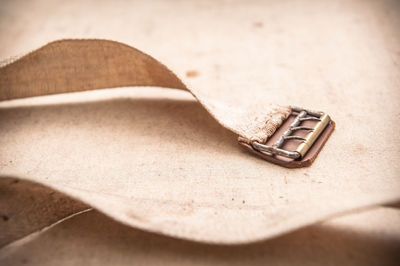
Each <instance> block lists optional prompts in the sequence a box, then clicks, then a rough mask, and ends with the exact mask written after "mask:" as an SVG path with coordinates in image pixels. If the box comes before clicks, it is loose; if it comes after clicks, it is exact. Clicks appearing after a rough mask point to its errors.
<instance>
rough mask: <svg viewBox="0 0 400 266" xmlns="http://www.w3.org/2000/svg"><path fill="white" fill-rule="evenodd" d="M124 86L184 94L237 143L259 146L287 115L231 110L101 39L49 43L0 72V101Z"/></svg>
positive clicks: (274, 109) (275, 109)
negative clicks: (237, 138)
mask: <svg viewBox="0 0 400 266" xmlns="http://www.w3.org/2000/svg"><path fill="white" fill-rule="evenodd" d="M124 86H157V87H166V88H175V89H181V90H186V91H189V92H190V93H191V94H193V96H194V97H195V98H196V99H197V100H198V101H199V102H200V103H201V104H202V105H203V106H204V107H205V108H206V109H207V111H208V112H209V113H210V114H211V115H212V116H213V117H214V118H215V119H216V120H217V121H218V122H219V123H221V124H222V125H223V126H225V127H226V128H228V129H230V130H232V131H233V132H235V133H237V134H238V135H239V136H241V137H242V138H244V139H246V140H248V141H249V142H250V141H252V140H257V141H259V142H265V141H266V139H267V138H268V137H270V136H271V135H272V134H273V133H274V132H275V130H276V129H277V128H278V127H279V126H280V125H281V123H282V121H283V120H284V119H285V118H287V116H288V115H289V114H290V108H289V107H281V106H278V105H268V104H267V105H266V106H265V108H263V113H261V114H257V112H256V110H260V108H259V106H255V107H251V106H249V108H245V109H244V111H243V109H240V110H238V109H236V108H234V107H231V106H227V105H226V104H223V103H219V102H218V101H215V100H213V98H212V96H211V95H207V94H202V93H201V92H200V91H196V90H194V89H188V88H187V87H186V86H185V84H183V82H182V81H181V80H180V79H179V78H178V77H177V76H176V75H175V74H174V73H172V72H171V71H170V70H169V69H168V68H167V67H165V66H164V65H162V64H161V63H160V62H158V61H157V60H155V59H154V58H152V57H150V56H149V55H147V54H144V53H143V52H141V51H139V50H137V49H135V48H132V47H129V46H127V45H124V44H122V43H118V42H114V41H107V40H61V41H55V42H52V43H49V44H47V45H45V46H43V47H42V48H40V49H38V50H35V51H34V52H31V53H29V54H28V55H26V56H23V57H22V58H20V59H18V60H15V61H14V62H11V63H9V64H6V65H5V66H3V67H2V68H0V101H1V100H11V99H17V98H25V97H32V96H42V95H48V94H57V93H67V92H77V91H86V90H95V89H102V88H112V87H124Z"/></svg>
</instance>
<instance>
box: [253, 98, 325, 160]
mask: <svg viewBox="0 0 400 266" xmlns="http://www.w3.org/2000/svg"><path fill="white" fill-rule="evenodd" d="M291 108H292V114H294V115H297V116H296V118H295V119H294V120H293V122H292V123H291V124H290V126H289V128H288V129H286V130H285V131H284V132H283V134H282V135H281V136H280V137H279V138H278V139H277V140H276V141H275V143H273V144H272V145H266V144H261V143H258V142H253V143H251V145H252V146H253V148H254V149H255V150H257V151H259V152H261V153H263V154H265V155H270V156H276V155H278V156H283V157H287V158H290V159H293V160H301V159H302V158H303V157H304V156H305V155H306V154H307V152H308V151H309V150H310V148H311V147H312V145H313V144H314V142H315V141H316V140H317V139H318V137H319V136H320V135H321V133H322V132H323V131H324V129H325V128H326V127H327V126H328V124H329V123H330V122H331V119H330V117H329V115H327V114H325V113H323V112H318V111H311V110H306V109H303V108H299V107H294V106H292V107H291ZM305 121H316V122H317V123H316V124H315V125H314V126H313V127H310V126H303V125H302V123H303V122H305ZM300 130H304V131H308V133H307V135H305V136H298V135H292V134H295V133H296V132H298V131H300ZM303 135H304V134H303ZM288 140H296V141H300V144H299V145H298V146H297V148H296V150H294V151H289V150H286V149H283V148H282V146H283V144H284V143H285V141H288Z"/></svg>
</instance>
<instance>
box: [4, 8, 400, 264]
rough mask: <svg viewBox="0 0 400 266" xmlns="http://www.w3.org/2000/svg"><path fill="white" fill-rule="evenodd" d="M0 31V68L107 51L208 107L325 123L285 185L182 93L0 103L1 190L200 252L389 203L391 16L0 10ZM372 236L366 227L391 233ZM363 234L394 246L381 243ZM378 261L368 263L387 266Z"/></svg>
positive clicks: (395, 14)
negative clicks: (64, 45)
mask: <svg viewBox="0 0 400 266" xmlns="http://www.w3.org/2000/svg"><path fill="white" fill-rule="evenodd" d="M22 6H23V8H22ZM0 17H1V23H0V32H1V35H2V36H7V38H2V40H1V45H0V56H1V57H3V58H7V57H9V56H11V55H19V54H24V53H25V52H28V51H30V50H33V49H35V48H37V47H39V46H41V45H43V44H44V43H46V42H49V41H52V40H55V39H60V38H107V39H113V40H118V41H121V42H124V43H127V44H129V45H132V46H134V47H137V48H139V49H141V50H143V51H145V52H147V53H149V54H151V55H152V56H154V57H155V58H157V59H159V60H160V61H161V62H163V63H165V64H166V65H167V66H169V67H170V68H171V69H172V70H173V71H174V72H175V73H177V74H178V75H179V76H180V77H181V78H182V79H183V80H184V82H185V83H186V84H189V85H190V86H191V87H195V88H198V90H199V91H203V93H204V94H207V93H212V94H213V96H214V97H215V98H216V99H217V100H218V101H222V102H226V103H227V104H231V105H236V106H238V108H240V106H248V105H249V104H252V103H254V104H255V105H256V106H260V107H259V108H262V103H263V102H264V101H267V102H268V103H277V104H282V105H288V104H294V105H301V106H306V107H310V108H312V109H320V110H323V111H326V112H327V113H328V114H330V115H331V116H332V118H333V119H334V120H335V121H336V122H337V129H336V131H335V132H334V133H333V135H332V137H331V139H330V140H329V141H328V143H327V145H326V146H325V148H324V149H323V151H322V152H321V154H320V155H319V157H318V158H317V160H316V161H315V163H314V165H313V166H312V167H311V168H307V169H297V170H293V169H292V170H288V169H283V168H281V167H278V166H274V165H271V164H269V163H267V162H265V161H262V160H260V159H258V158H256V157H254V156H252V155H250V154H249V153H247V152H245V151H243V150H241V149H240V148H239V147H238V146H237V143H236V136H234V135H233V134H232V133H230V132H228V131H227V130H225V129H223V128H222V127H221V126H220V125H219V124H217V123H216V122H215V121H214V120H213V119H212V118H211V117H210V116H209V115H208V114H207V113H206V112H205V111H204V110H203V109H202V108H201V107H200V106H199V105H198V104H197V103H196V102H195V101H194V100H193V99H192V98H191V97H190V95H186V94H183V93H180V92H169V91H165V90H161V89H157V88H154V89H152V90H148V89H146V90H145V89H140V88H135V89H118V90H112V91H111V90H104V91H99V92H91V93H80V94H74V95H61V96H51V97H46V98H37V99H27V100H19V101H13V102H7V103H1V110H0V147H1V149H0V165H1V175H2V176H3V177H7V178H8V177H18V178H24V179H27V180H33V181H36V182H40V183H42V184H45V185H47V186H49V187H52V188H54V189H56V190H59V191H62V192H64V193H67V194H68V195H70V196H72V197H74V198H76V199H79V200H82V201H84V202H86V203H88V204H89V205H90V206H93V207H95V208H96V209H98V210H100V211H101V212H103V213H105V214H107V215H108V216H112V217H113V218H114V219H116V220H118V221H120V222H123V223H125V224H128V225H132V226H134V227H137V228H142V229H146V230H150V231H154V232H158V233H163V234H167V235H172V236H175V237H180V238H186V239H191V240H197V241H204V242H213V243H248V242H252V241H256V240H264V239H267V238H271V237H274V236H277V235H280V234H283V233H288V232H290V231H293V230H295V229H298V228H300V227H304V226H306V225H310V224H313V223H315V222H318V221H321V220H324V219H327V218H329V217H332V216H337V215H339V214H343V213H346V212H348V211H354V210H356V209H363V208H365V207H368V206H375V205H379V204H383V203H389V202H395V201H398V199H399V188H400V181H399V178H398V173H399V165H398V163H397V162H398V159H399V149H398V147H397V145H396V143H399V136H398V134H397V132H399V125H398V124H397V120H398V118H399V111H398V99H399V96H400V95H399V94H400V91H399V89H398V88H399V67H398V64H399V56H400V51H399V47H400V45H399V41H400V39H399V33H398V30H397V29H398V25H399V18H400V16H399V6H398V2H397V1H379V2H378V1H330V2H325V1H294V2H289V1H280V2H279V3H278V2H272V1H270V2H269V1H266V2H264V1H246V2H240V1H228V2H225V1H220V2H211V1H202V2H195V3H191V2H178V1H167V2H165V1H154V2H151V3H150V2H139V1H138V2H131V3H129V2H125V1H121V2H118V3H115V2H113V3H111V2H105V1H104V2H96V3H95V4H94V2H91V1H79V2H74V1H71V2H56V1H53V2H49V3H48V2H40V1H33V2H26V3H22V2H19V1H12V2H11V1H8V2H2V4H1V16H0ZM72 154H73V156H71V155H72ZM394 212H396V211H394ZM92 215H94V216H92ZM96 215H98V216H101V215H100V214H89V213H86V214H85V215H83V216H82V217H88V218H82V217H80V216H77V217H76V219H82V223H86V224H92V223H93V220H90V219H93V218H90V217H95V219H96V220H99V219H100V218H96V217H98V216H96ZM78 217H79V218H78ZM101 217H103V216H101ZM382 217H383V216H382ZM395 217H397V216H396V215H395ZM344 218H345V217H344ZM344 218H343V219H344ZM85 219H87V220H85ZM101 219H103V218H101ZM104 219H105V218H104ZM389 220H391V221H392V219H389ZM8 221H12V217H11V216H10V219H9V220H8ZM74 221H75V220H71V222H70V223H74ZM79 221H81V220H79ZM362 221H365V219H360V220H359V222H354V224H353V223H352V222H351V223H350V224H352V225H348V226H349V228H351V227H352V226H356V227H358V226H357V225H359V224H362ZM384 221H386V220H385V218H379V219H377V226H378V224H381V223H382V226H385V227H386V228H392V227H389V226H386V225H384V224H383V223H384ZM105 223H106V224H108V223H112V222H110V221H109V220H107V221H106V222H105ZM79 227H80V226H78V225H76V226H75V227H74V228H75V229H77V228H79ZM394 227H395V226H394ZM57 228H58V227H54V228H53V229H54V230H57ZM374 228H375V227H374ZM396 228H397V227H396ZM53 229H51V230H53ZM75 229H72V230H75ZM60 230H61V229H60ZM132 230H133V229H132ZM371 230H373V229H371ZM99 231H102V230H100V229H99ZM47 232H48V233H46V234H50V232H55V231H50V230H49V231H47ZM95 232H98V231H96V230H95ZM390 232H395V231H390ZM77 234H78V235H79V233H77ZM95 234H98V233H95ZM57 235H58V233H55V235H54V237H55V238H52V239H59V238H57ZM317 235H319V236H321V235H323V234H322V233H321V234H319V233H318V234H317ZM355 235H357V234H351V237H353V236H355ZM376 235H378V236H379V237H377V238H378V239H380V237H383V238H384V239H385V240H383V241H388V242H391V241H394V242H393V243H395V244H394V247H395V248H397V247H398V238H397V237H396V236H395V233H393V234H392V233H388V234H387V235H383V236H382V234H381V233H377V234H376ZM99 236H102V234H99ZM43 237H45V236H43ZM52 237H53V234H52ZM325 237H328V238H329V234H328V236H325ZM116 238H118V237H117V236H116ZM144 238H146V237H144ZM305 238H307V239H308V238H310V237H309V236H306V237H305ZM323 238H324V237H323ZM372 238H373V239H377V238H376V237H375V236H374V237H372ZM148 239H151V237H150V236H149V238H148ZM324 239H325V238H324ZM43 241H44V240H43ZM54 241H56V240H54ZM132 241H133V240H132ZM149 241H153V240H149ZM163 241H164V240H163ZM165 241H167V240H165ZM171 241H172V240H171ZM288 241H296V240H294V239H292V238H291V239H290V240H288ZM321 241H322V240H321ZM344 242H348V241H347V240H345V241H344ZM32 243H33V244H31V245H35V244H34V242H32ZM43 243H44V242H43ZM49 243H51V242H49ZM59 243H62V242H61V241H60V242H59ZM63 243H64V242H63ZM65 243H66V245H68V243H67V242H65ZM172 243H175V244H172V245H178V244H176V242H173V241H172ZM268 243H269V242H268ZM291 243H293V242H291ZM340 243H343V242H338V245H340ZM359 243H360V245H361V246H362V245H364V244H362V243H364V240H362V241H360V242H359ZM371 243H373V242H371ZM28 245H30V244H28ZM267 245H275V244H273V243H272V242H271V244H267ZM276 245H278V247H279V244H276ZM316 245H317V246H318V247H326V245H327V244H326V243H325V242H324V241H322V242H318V244H316ZM25 247H28V246H25ZM29 247H30V246H29ZM380 247H382V246H380ZM349 248H350V249H351V246H350V247H349ZM194 249H195V248H194ZM205 249H206V250H207V248H205ZM268 249H269V248H268ZM313 249H315V248H313ZM328 249H329V248H328ZM360 249H363V248H360ZM18 250H20V251H21V252H28V250H35V249H30V248H29V249H24V248H22V249H18ZM24 250H25V251H24ZM69 250H70V249H69ZM278 250H280V248H278ZM388 250H389V251H390V252H389V253H385V254H380V256H379V257H381V258H384V257H385V256H386V255H388V256H386V257H387V258H389V257H390V260H391V259H392V258H393V254H394V253H392V252H391V250H393V249H391V248H389V249H388ZM70 251H71V250H70ZM71 252H72V251H71ZM76 252H78V251H76ZM110 252H113V251H110ZM115 252H117V251H115ZM254 252H256V251H254ZM257 252H258V251H257ZM9 254H11V253H7V256H11V255H9ZM14 254H18V253H14ZM21 254H22V253H19V256H16V257H15V258H21V256H22V255H21ZM26 254H27V256H28V255H29V253H26ZM88 254H90V253H88ZM113 254H118V253H113ZM222 254H223V252H222ZM257 254H258V253H257ZM346 254H347V253H346ZM369 254H371V256H373V255H376V256H378V255H377V253H369ZM171 256H172V255H171ZM177 256H178V255H177ZM218 256H219V255H218ZM281 256H284V255H283V254H280V255H279V256H278V257H281ZM343 256H344V257H346V256H345V255H343ZM178 257H179V256H178ZM346 258H347V257H346ZM92 259H93V258H92ZM263 259H265V258H264V257H263ZM307 259H308V261H312V259H311V258H307ZM307 259H306V260H307ZM347 259H348V258H347ZM88 260H89V259H88ZM65 261H66V263H67V262H69V260H68V258H66V259H65ZM316 261H317V260H316ZM343 261H345V259H344V258H343ZM349 261H351V259H349ZM368 261H369V260H368ZM369 262H371V264H373V261H369Z"/></svg>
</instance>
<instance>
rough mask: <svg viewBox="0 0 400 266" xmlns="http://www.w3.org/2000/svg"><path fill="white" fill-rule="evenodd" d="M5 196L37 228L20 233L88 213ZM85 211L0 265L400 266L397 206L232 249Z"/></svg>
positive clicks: (24, 192)
mask: <svg viewBox="0 0 400 266" xmlns="http://www.w3.org/2000/svg"><path fill="white" fill-rule="evenodd" d="M0 191H2V193H1V194H0V195H1V196H2V198H1V203H6V204H7V206H12V208H11V209H12V211H13V212H14V213H24V215H25V216H27V217H29V220H30V222H31V223H30V224H26V223H25V224H23V223H22V221H24V219H18V218H19V217H18V218H16V219H14V223H8V226H10V227H9V228H8V229H9V231H11V232H14V233H15V232H16V230H15V226H16V225H18V226H19V230H18V231H19V232H22V231H25V233H26V232H28V231H27V229H32V228H33V227H32V225H33V224H35V225H40V224H41V225H42V226H43V222H44V218H46V217H47V218H50V217H52V218H54V217H58V219H60V218H63V215H65V214H66V213H67V212H66V210H65V206H70V207H71V206H75V211H78V210H79V208H80V207H83V206H82V205H80V206H79V203H78V202H73V201H71V199H69V198H68V197H67V196H65V195H62V194H60V193H55V192H54V191H52V190H50V189H48V188H45V187H43V186H40V185H38V184H33V183H29V182H26V181H19V182H17V180H15V179H1V180H0ZM21 196H22V197H21ZM17 199H18V200H17ZM30 202H34V203H35V202H36V203H38V204H32V203H30ZM65 203H68V204H65ZM2 209H4V207H3V206H2ZM63 209H64V210H63ZM79 213H80V214H79V215H76V216H73V217H71V216H69V217H70V218H69V219H68V220H64V221H63V220H61V222H57V223H55V224H52V225H51V226H49V227H45V229H43V230H41V231H38V232H33V233H32V234H30V235H28V236H25V237H21V235H20V236H19V237H20V239H18V238H17V239H14V241H13V243H11V244H9V245H7V246H6V247H3V249H1V250H0V264H1V265H54V264H57V265H81V264H85V265H110V264H112V265H131V264H132V263H134V264H136V265H364V266H365V265H397V264H398V261H399V259H400V253H399V245H400V244H399V241H400V240H399V239H400V232H399V226H398V224H399V223H400V211H399V209H398V206H395V205H393V206H385V207H379V208H372V209H369V210H366V211H363V212H359V213H354V214H351V215H346V216H344V217H340V218H336V219H331V220H329V221H325V222H323V223H320V224H317V225H313V226H309V227H306V228H304V229H301V230H298V231H296V232H294V233H290V234H287V235H284V236H281V237H278V238H275V239H270V240H267V241H261V242H258V243H253V244H246V245H234V246H226V245H208V244H199V243H194V242H191V241H182V240H179V239H173V238H169V237H163V236H160V235H158V234H152V233H146V232H143V231H141V230H137V229H134V228H132V227H130V226H124V225H122V224H121V223H118V222H115V221H113V220H112V219H111V218H109V217H107V216H105V215H103V214H100V213H98V212H96V211H93V210H92V211H90V212H85V213H82V212H79ZM10 217H13V218H15V215H10ZM18 221H21V222H20V223H18ZM2 226H3V227H2V228H4V223H3V224H2ZM12 227H14V228H12ZM36 229H37V228H36ZM14 236H16V235H14ZM0 245H1V242H0Z"/></svg>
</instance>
